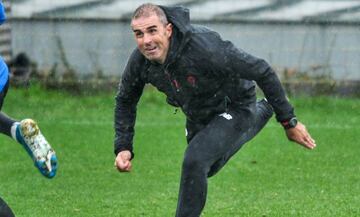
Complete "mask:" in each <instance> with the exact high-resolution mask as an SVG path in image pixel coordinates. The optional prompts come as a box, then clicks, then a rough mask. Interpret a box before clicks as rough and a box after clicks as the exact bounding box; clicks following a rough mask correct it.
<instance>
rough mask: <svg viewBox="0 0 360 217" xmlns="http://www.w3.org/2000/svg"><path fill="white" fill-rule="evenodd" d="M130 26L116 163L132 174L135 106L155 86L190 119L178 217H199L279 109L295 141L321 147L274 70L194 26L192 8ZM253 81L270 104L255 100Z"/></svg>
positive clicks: (160, 10)
mask: <svg viewBox="0 0 360 217" xmlns="http://www.w3.org/2000/svg"><path fill="white" fill-rule="evenodd" d="M131 27H132V30H133V32H134V35H135V40H136V43H137V49H135V51H134V52H133V53H132V55H131V57H130V59H129V61H128V64H127V66H126V68H125V71H124V73H123V76H122V81H121V84H120V86H119V92H118V94H117V97H116V108H115V134H116V135H115V154H116V159H115V166H116V167H117V169H118V170H119V171H120V172H128V171H130V170H131V160H132V159H133V157H134V152H133V145H132V142H133V135H134V124H135V118H136V105H137V103H138V101H139V98H140V96H141V94H142V91H143V88H144V85H145V84H146V83H151V84H152V85H154V86H155V87H156V88H157V89H158V90H159V91H161V92H164V93H165V94H166V96H167V102H168V103H169V104H171V105H173V106H177V107H180V108H181V109H182V111H183V112H184V113H185V115H186V131H187V135H186V137H187V142H188V146H187V148H186V151H185V154H184V160H183V165H182V174H181V181H180V190H179V198H178V206H177V211H176V216H177V217H193V216H194V217H195V216H196V217H197V216H200V214H201V211H202V209H203V207H204V205H205V201H206V192H207V178H208V177H211V176H213V175H214V174H216V173H217V172H218V171H219V170H220V169H221V168H222V167H223V166H224V165H225V163H226V162H227V161H228V160H229V159H230V158H231V156H233V155H234V154H235V153H236V152H237V151H238V150H239V149H240V148H241V146H242V145H243V144H244V143H246V142H247V141H249V140H250V139H251V138H253V137H254V136H255V135H256V134H257V133H258V132H259V131H260V130H261V129H262V128H263V126H264V125H265V124H266V122H267V121H268V120H269V119H270V117H271V116H272V113H273V110H274V111H275V114H276V118H277V120H278V121H279V122H280V123H281V124H282V125H283V127H284V128H285V132H286V134H287V136H288V138H289V139H290V140H292V141H294V142H297V143H299V144H300V145H302V146H304V147H306V148H309V149H313V148H314V147H315V146H316V144H315V141H314V140H313V139H312V138H311V136H310V135H309V133H308V132H307V130H306V128H305V126H304V125H303V124H301V123H300V122H298V121H297V119H296V116H295V114H294V109H293V107H292V106H291V105H290V104H289V102H288V100H287V99H286V97H285V93H284V90H283V88H282V86H281V84H280V81H279V79H278V77H277V76H276V74H275V72H274V71H273V70H272V69H271V68H270V66H269V65H268V64H267V63H266V62H265V61H264V60H261V59H258V58H256V57H253V56H251V55H249V54H247V53H245V52H243V51H241V50H239V49H237V48H236V47H235V46H234V45H233V44H232V43H231V42H229V41H224V40H222V39H221V37H220V36H219V34H218V33H216V32H214V31H212V30H210V29H208V28H206V27H203V26H193V25H191V24H190V20H189V12H188V10H187V9H185V8H181V7H164V6H156V5H153V4H144V5H141V6H140V7H139V8H137V9H136V10H135V12H134V14H133V17H132V20H131ZM253 81H255V82H256V83H257V84H258V85H259V87H260V88H261V89H262V90H263V92H264V94H265V96H266V98H267V100H265V99H264V100H261V101H260V102H256V95H255V84H254V82H253Z"/></svg>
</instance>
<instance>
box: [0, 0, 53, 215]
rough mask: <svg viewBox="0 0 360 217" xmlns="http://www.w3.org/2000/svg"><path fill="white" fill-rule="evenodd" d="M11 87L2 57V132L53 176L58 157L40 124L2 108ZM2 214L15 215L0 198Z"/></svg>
mask: <svg viewBox="0 0 360 217" xmlns="http://www.w3.org/2000/svg"><path fill="white" fill-rule="evenodd" d="M5 20H6V16H5V9H4V6H3V4H2V2H1V1H0V25H1V24H3V23H4V22H5ZM8 88H9V70H8V67H7V65H6V64H5V62H4V60H3V59H2V58H1V57H0V133H1V134H4V135H6V136H9V137H10V138H12V139H14V140H15V141H17V142H18V143H20V144H21V145H22V146H23V147H24V148H25V149H26V151H27V152H28V154H29V155H30V156H31V158H32V159H33V161H34V164H35V166H36V167H37V168H38V170H39V171H40V172H41V174H42V175H44V176H45V177H47V178H53V177H54V176H55V174H56V170H57V158H56V155H55V152H54V150H53V149H52V148H51V146H50V145H49V143H48V142H47V141H46V139H45V138H44V136H43V135H42V134H41V132H40V130H39V127H38V125H37V124H36V122H35V121H33V120H31V119H24V120H22V121H20V122H18V121H15V120H13V119H11V118H9V117H8V116H6V115H5V114H4V113H2V112H1V108H2V105H3V102H4V99H5V96H6V93H7V91H8ZM0 216H1V217H3V216H4V217H7V216H14V214H13V212H12V211H11V209H10V208H9V206H8V205H7V204H6V203H5V201H3V200H2V199H1V198H0Z"/></svg>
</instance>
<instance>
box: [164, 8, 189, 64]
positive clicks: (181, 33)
mask: <svg viewBox="0 0 360 217" xmlns="http://www.w3.org/2000/svg"><path fill="white" fill-rule="evenodd" d="M159 7H160V8H162V9H163V10H164V12H165V14H166V17H167V19H168V21H169V22H170V23H172V24H173V36H172V39H171V43H170V50H169V53H168V55H167V58H166V61H165V64H166V65H168V64H170V63H171V62H173V61H175V59H176V58H177V57H178V56H179V54H180V53H181V51H182V50H183V49H184V47H185V46H186V44H187V42H188V41H189V40H190V35H191V24H190V14H189V9H187V8H184V7H180V6H177V7H166V6H161V5H159Z"/></svg>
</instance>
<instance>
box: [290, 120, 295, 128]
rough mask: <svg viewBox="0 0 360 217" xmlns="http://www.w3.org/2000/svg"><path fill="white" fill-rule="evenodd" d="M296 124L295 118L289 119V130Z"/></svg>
mask: <svg viewBox="0 0 360 217" xmlns="http://www.w3.org/2000/svg"><path fill="white" fill-rule="evenodd" d="M296 124H297V119H296V118H291V119H290V121H289V128H293V127H295V126H296Z"/></svg>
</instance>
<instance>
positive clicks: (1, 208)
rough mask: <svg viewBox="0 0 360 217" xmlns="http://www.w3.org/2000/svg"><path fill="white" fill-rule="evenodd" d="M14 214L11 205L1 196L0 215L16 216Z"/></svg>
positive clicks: (4, 216)
mask: <svg viewBox="0 0 360 217" xmlns="http://www.w3.org/2000/svg"><path fill="white" fill-rule="evenodd" d="M14 216H15V215H14V213H13V212H12V211H11V209H10V207H9V206H8V205H7V204H6V203H5V201H4V200H3V199H1V197H0V217H14Z"/></svg>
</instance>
